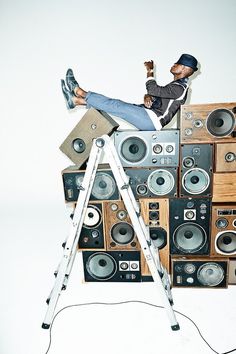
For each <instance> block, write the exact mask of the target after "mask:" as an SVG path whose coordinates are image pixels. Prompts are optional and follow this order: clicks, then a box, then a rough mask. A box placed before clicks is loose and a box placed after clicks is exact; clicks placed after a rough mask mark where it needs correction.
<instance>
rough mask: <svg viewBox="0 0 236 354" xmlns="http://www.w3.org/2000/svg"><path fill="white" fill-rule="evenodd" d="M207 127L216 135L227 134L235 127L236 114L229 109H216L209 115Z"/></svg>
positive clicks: (222, 135)
mask: <svg viewBox="0 0 236 354" xmlns="http://www.w3.org/2000/svg"><path fill="white" fill-rule="evenodd" d="M206 127H207V130H208V132H209V133H210V134H211V135H213V136H215V137H219V138H221V137H224V136H227V135H229V134H231V133H232V131H233V130H234V127H235V117H234V114H233V113H232V112H231V111H229V110H228V109H224V108H220V109H216V110H214V111H212V112H211V113H210V114H209V116H208V117H207V120H206Z"/></svg>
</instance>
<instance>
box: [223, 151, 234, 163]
mask: <svg viewBox="0 0 236 354" xmlns="http://www.w3.org/2000/svg"><path fill="white" fill-rule="evenodd" d="M234 160H236V156H235V154H234V153H233V152H227V154H226V155H225V161H226V162H233V161H234Z"/></svg>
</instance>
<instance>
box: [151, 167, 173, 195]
mask: <svg viewBox="0 0 236 354" xmlns="http://www.w3.org/2000/svg"><path fill="white" fill-rule="evenodd" d="M147 185H148V188H149V189H150V191H151V192H152V193H153V194H155V195H165V194H168V193H170V192H171V191H172V189H173V188H174V185H175V180H174V177H173V176H172V174H171V173H170V172H169V171H167V170H156V171H153V172H152V173H151V174H150V175H149V177H148V180H147Z"/></svg>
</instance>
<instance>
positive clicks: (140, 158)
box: [114, 129, 179, 167]
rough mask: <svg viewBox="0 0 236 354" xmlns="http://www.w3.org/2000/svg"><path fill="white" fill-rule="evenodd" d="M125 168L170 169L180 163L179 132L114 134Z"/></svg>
mask: <svg viewBox="0 0 236 354" xmlns="http://www.w3.org/2000/svg"><path fill="white" fill-rule="evenodd" d="M114 141H115V147H116V149H117V152H118V154H119V157H120V160H121V163H122V165H123V166H124V167H137V166H142V167H152V166H161V167H168V166H169V167H170V166H178V163H179V131H178V130H176V129H169V130H160V131H123V132H115V134H114Z"/></svg>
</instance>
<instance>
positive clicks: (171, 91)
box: [146, 78, 188, 127]
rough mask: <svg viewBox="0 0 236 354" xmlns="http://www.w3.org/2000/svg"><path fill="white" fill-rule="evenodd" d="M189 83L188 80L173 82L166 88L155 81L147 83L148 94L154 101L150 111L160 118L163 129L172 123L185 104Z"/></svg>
mask: <svg viewBox="0 0 236 354" xmlns="http://www.w3.org/2000/svg"><path fill="white" fill-rule="evenodd" d="M187 83H188V79H187V78H183V79H179V80H175V81H172V82H170V83H169V84H168V85H166V86H159V85H158V84H157V83H156V80H155V79H153V80H148V81H147V82H146V88H147V93H148V94H149V95H151V96H153V99H154V103H153V105H152V107H151V108H150V109H151V110H152V111H153V112H154V113H155V114H156V115H157V116H158V117H159V119H160V123H161V125H162V127H164V126H165V125H166V124H168V123H169V122H170V121H171V119H172V118H173V117H174V115H175V114H176V113H177V111H178V110H179V108H180V106H181V105H182V104H184V103H185V101H186V98H187V91H188V84H187Z"/></svg>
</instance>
